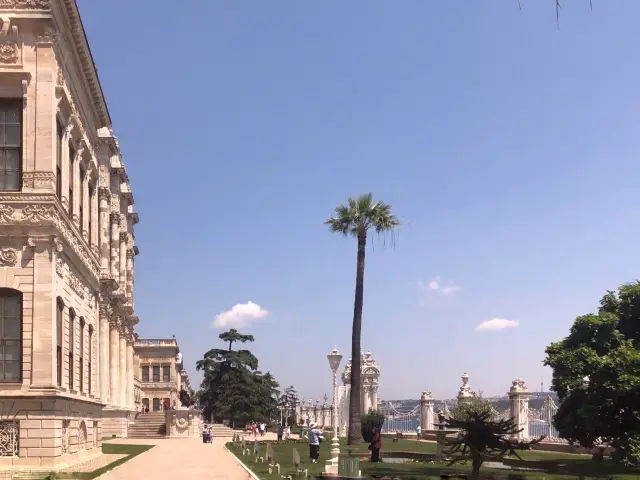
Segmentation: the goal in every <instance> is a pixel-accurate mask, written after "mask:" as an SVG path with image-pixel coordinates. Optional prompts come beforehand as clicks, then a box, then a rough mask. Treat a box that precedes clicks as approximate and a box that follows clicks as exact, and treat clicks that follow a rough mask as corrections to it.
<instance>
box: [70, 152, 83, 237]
mask: <svg viewBox="0 0 640 480" xmlns="http://www.w3.org/2000/svg"><path fill="white" fill-rule="evenodd" d="M83 152H84V147H83V146H82V144H81V145H80V146H79V148H78V151H77V152H76V158H75V159H74V161H73V177H72V179H71V181H73V223H74V224H75V225H76V227H78V230H79V231H80V232H82V225H80V216H79V215H78V213H79V212H80V196H81V195H82V182H81V180H80V162H81V161H82V154H83Z"/></svg>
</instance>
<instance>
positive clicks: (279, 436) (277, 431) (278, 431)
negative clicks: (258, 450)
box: [276, 423, 284, 442]
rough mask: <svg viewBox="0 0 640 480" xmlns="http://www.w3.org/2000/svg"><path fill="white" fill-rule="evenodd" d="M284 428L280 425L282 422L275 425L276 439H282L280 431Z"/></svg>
mask: <svg viewBox="0 0 640 480" xmlns="http://www.w3.org/2000/svg"><path fill="white" fill-rule="evenodd" d="M283 430H284V428H283V427H282V423H278V426H277V427H276V433H277V434H278V441H279V442H280V441H282V431H283Z"/></svg>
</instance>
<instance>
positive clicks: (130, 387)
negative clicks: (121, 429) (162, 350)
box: [127, 332, 135, 408]
mask: <svg viewBox="0 0 640 480" xmlns="http://www.w3.org/2000/svg"><path fill="white" fill-rule="evenodd" d="M134 405H135V399H134V395H133V332H129V336H128V338H127V406H128V407H131V408H133V407H134Z"/></svg>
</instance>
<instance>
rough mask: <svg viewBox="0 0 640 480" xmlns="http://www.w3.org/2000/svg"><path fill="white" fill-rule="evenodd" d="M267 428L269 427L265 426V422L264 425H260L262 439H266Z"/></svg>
mask: <svg viewBox="0 0 640 480" xmlns="http://www.w3.org/2000/svg"><path fill="white" fill-rule="evenodd" d="M266 428H267V426H266V425H265V423H264V422H262V423H261V424H260V436H261V437H264V431H265V430H266Z"/></svg>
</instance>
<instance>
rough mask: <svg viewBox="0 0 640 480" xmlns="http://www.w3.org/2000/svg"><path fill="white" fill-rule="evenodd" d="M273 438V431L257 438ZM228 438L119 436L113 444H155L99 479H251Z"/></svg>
mask: <svg viewBox="0 0 640 480" xmlns="http://www.w3.org/2000/svg"><path fill="white" fill-rule="evenodd" d="M259 438H260V439H261V440H274V439H275V435H274V434H267V435H265V436H264V437H259ZM229 441H231V439H230V438H214V443H202V439H195V438H194V439H191V438H189V439H186V438H185V439H179V438H176V439H158V440H155V439H153V440H152V439H148V440H145V439H122V440H114V441H113V443H125V444H130V445H131V444H133V445H155V447H153V448H152V449H151V450H148V451H146V452H145V453H143V454H141V455H138V456H137V457H135V458H134V459H133V460H129V461H128V462H126V463H125V464H124V465H121V466H120V467H118V468H117V469H116V470H114V471H112V472H109V473H106V474H104V475H102V476H101V477H99V478H100V480H134V479H135V480H165V479H166V480H173V479H189V480H201V479H220V480H251V478H252V477H250V476H249V474H248V473H247V472H246V471H245V469H244V468H242V467H241V466H240V465H239V464H238V462H237V461H236V459H235V457H234V456H233V455H232V454H231V453H229V452H228V451H227V450H226V449H225V448H224V444H225V443H227V442H229Z"/></svg>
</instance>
